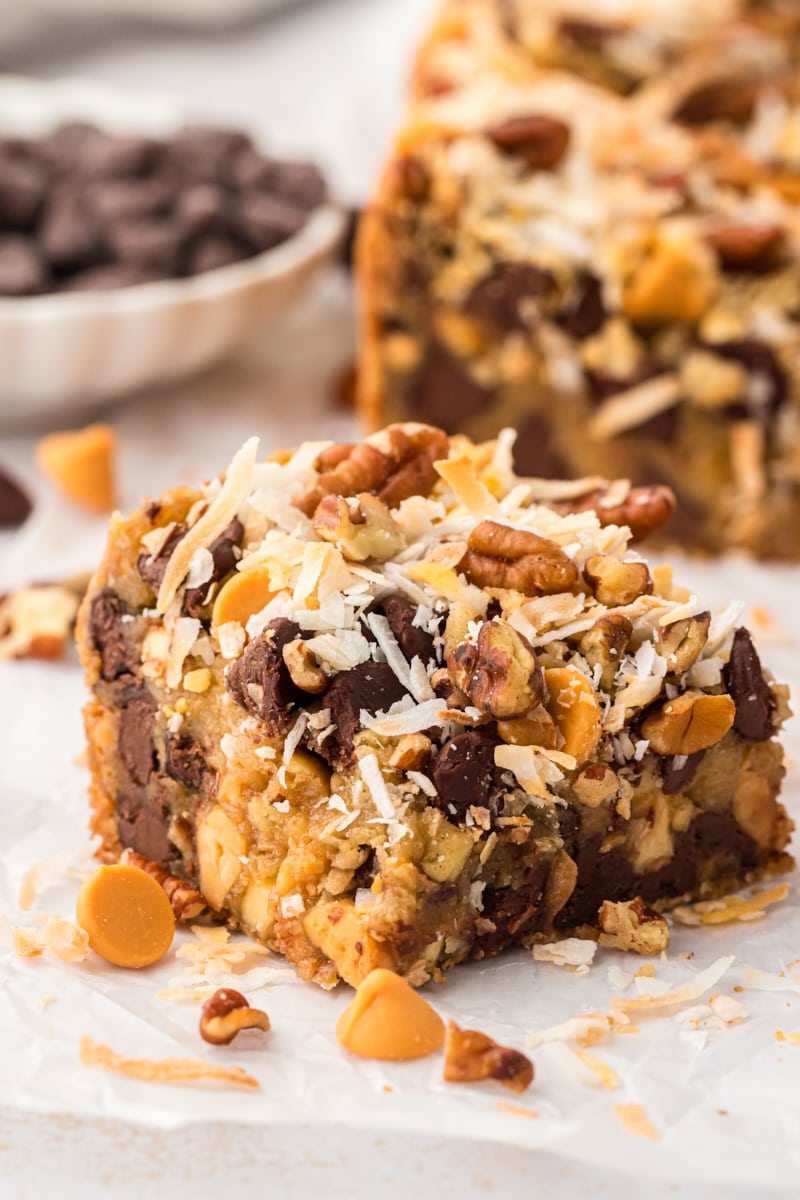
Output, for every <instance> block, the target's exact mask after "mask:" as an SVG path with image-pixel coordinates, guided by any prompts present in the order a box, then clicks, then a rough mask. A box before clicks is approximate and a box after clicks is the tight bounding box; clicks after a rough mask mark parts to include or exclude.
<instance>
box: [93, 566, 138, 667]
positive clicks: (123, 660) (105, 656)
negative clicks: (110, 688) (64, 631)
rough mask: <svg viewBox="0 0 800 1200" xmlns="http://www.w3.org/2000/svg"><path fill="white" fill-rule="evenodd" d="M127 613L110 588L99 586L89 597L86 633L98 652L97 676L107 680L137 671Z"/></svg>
mask: <svg viewBox="0 0 800 1200" xmlns="http://www.w3.org/2000/svg"><path fill="white" fill-rule="evenodd" d="M127 615H128V610H127V608H126V606H125V604H124V603H123V601H122V600H121V599H120V598H119V596H117V595H116V594H115V593H114V592H112V591H111V590H110V588H103V590H102V591H100V592H98V593H97V595H96V596H95V597H94V598H93V600H92V604H91V608H90V610H89V633H90V637H91V639H92V645H93V646H94V648H95V650H97V651H99V653H100V658H101V668H100V674H101V677H102V678H103V679H105V680H108V681H109V682H110V681H112V680H115V679H119V678H120V676H122V675H136V674H137V673H138V670H139V653H138V651H137V649H136V646H135V644H134V643H133V641H132V639H131V638H130V637H129V636H128V633H127V632H126V628H125V626H126V622H125V621H124V617H126V616H127Z"/></svg>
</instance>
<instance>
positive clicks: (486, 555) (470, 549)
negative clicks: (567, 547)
mask: <svg viewBox="0 0 800 1200" xmlns="http://www.w3.org/2000/svg"><path fill="white" fill-rule="evenodd" d="M459 570H460V571H463V573H464V574H465V575H466V577H467V579H469V581H470V582H471V583H475V584H477V585H478V587H495V588H511V589H513V590H514V591H517V592H522V593H523V594H524V595H526V596H549V595H554V594H557V593H558V592H568V591H570V590H571V589H572V588H573V587H574V585H575V583H576V582H577V579H578V571H577V568H576V566H575V564H574V563H573V562H572V560H571V559H570V558H569V557H568V555H566V554H565V553H564V551H563V550H562V549H561V547H560V546H557V545H556V543H555V542H551V541H550V540H549V539H548V538H543V537H539V535H538V534H536V533H530V532H528V530H524V529H511V528H510V527H509V526H508V525H500V524H498V523H497V522H496V521H481V522H480V523H479V524H478V525H476V526H475V528H474V529H473V531H472V533H471V534H470V535H469V540H468V542H467V551H466V553H465V555H464V557H463V558H462V559H461V562H460V563H459Z"/></svg>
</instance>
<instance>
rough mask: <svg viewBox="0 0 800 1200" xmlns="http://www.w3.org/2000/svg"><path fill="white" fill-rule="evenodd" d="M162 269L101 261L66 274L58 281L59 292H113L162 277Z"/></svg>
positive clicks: (154, 281) (156, 280) (152, 281)
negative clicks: (155, 269)
mask: <svg viewBox="0 0 800 1200" xmlns="http://www.w3.org/2000/svg"><path fill="white" fill-rule="evenodd" d="M164 278H165V275H164V272H163V271H152V270H149V269H148V268H147V267H133V266H130V265H129V264H125V263H102V264H101V265H98V266H96V267H87V269H86V270H85V271H78V272H77V273H76V274H74V275H68V276H67V277H66V278H65V279H62V280H61V282H60V283H59V291H61V292H113V291H114V290H115V289H117V288H127V287H138V286H139V285H140V284H142V283H156V282H158V280H160V279H164Z"/></svg>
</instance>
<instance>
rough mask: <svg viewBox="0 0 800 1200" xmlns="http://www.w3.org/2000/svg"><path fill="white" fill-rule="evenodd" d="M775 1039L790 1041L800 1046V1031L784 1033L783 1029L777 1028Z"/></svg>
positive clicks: (777, 1040) (793, 1044)
mask: <svg viewBox="0 0 800 1200" xmlns="http://www.w3.org/2000/svg"><path fill="white" fill-rule="evenodd" d="M775 1041H776V1042H789V1043H790V1044H791V1045H792V1046H800V1033H784V1032H783V1030H782V1029H776V1030H775Z"/></svg>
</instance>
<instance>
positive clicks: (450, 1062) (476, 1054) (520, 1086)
mask: <svg viewBox="0 0 800 1200" xmlns="http://www.w3.org/2000/svg"><path fill="white" fill-rule="evenodd" d="M444 1079H445V1080H446V1081H447V1082H448V1083H477V1082H480V1081H482V1080H484V1079H495V1080H497V1082H498V1083H501V1084H502V1085H503V1087H505V1088H508V1089H509V1091H512V1092H524V1091H526V1090H527V1088H529V1087H530V1085H531V1083H532V1082H533V1063H532V1062H531V1060H530V1059H529V1058H527V1057H526V1056H525V1055H524V1054H521V1053H520V1051H519V1050H512V1049H511V1048H510V1047H509V1046H500V1045H499V1044H498V1043H497V1042H496V1041H494V1039H493V1038H490V1037H488V1036H487V1035H486V1034H485V1033H480V1032H479V1031H478V1030H477V1029H461V1028H459V1026H458V1025H456V1023H455V1021H450V1023H449V1024H448V1026H447V1038H446V1041H445V1044H444Z"/></svg>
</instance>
